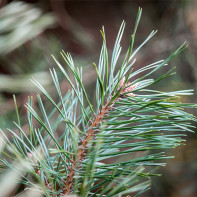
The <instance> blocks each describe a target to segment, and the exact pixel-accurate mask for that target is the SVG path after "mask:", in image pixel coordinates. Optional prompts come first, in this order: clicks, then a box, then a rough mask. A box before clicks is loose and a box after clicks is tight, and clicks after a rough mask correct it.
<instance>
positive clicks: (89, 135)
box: [64, 77, 137, 194]
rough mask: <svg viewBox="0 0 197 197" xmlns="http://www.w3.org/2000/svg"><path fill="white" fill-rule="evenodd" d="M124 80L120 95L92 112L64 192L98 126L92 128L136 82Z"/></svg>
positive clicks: (68, 190) (69, 190) (69, 184)
mask: <svg viewBox="0 0 197 197" xmlns="http://www.w3.org/2000/svg"><path fill="white" fill-rule="evenodd" d="M124 82H125V77H123V78H122V80H121V81H120V83H119V84H120V85H119V88H121V89H122V91H121V93H120V95H119V96H118V97H117V98H116V99H114V100H113V101H112V102H111V99H112V96H110V98H109V100H108V101H107V102H106V104H105V105H104V106H103V107H102V109H101V110H98V114H94V121H90V123H91V125H90V126H89V127H88V126H87V134H86V136H85V138H84V140H81V139H80V141H81V146H80V147H79V152H78V158H77V160H76V161H75V162H73V163H72V168H69V171H70V173H69V175H68V176H67V180H66V183H65V190H64V194H70V193H71V190H72V187H73V183H74V176H75V169H78V168H79V164H80V163H81V162H82V161H83V160H84V159H85V158H86V154H87V153H86V150H85V148H87V145H88V143H89V142H90V141H91V140H92V137H93V136H94V135H95V134H96V133H97V132H98V128H96V129H94V128H95V127H97V126H98V125H99V123H100V122H101V121H102V120H103V118H104V117H105V116H106V115H107V113H108V112H109V110H110V109H112V108H113V107H112V106H113V105H114V103H115V102H116V101H117V100H119V99H120V98H121V96H122V94H123V93H126V92H131V91H132V90H133V89H134V88H136V86H137V84H134V85H133V86H130V83H127V84H125V83H124ZM128 86H129V87H128ZM125 87H126V88H125ZM125 96H134V94H133V93H128V94H126V95H125ZM109 103H110V104H109Z"/></svg>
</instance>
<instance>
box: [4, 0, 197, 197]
mask: <svg viewBox="0 0 197 197" xmlns="http://www.w3.org/2000/svg"><path fill="white" fill-rule="evenodd" d="M139 6H140V7H142V8H143V15H142V18H141V22H140V25H139V29H138V32H137V36H136V42H135V47H137V46H138V45H139V44H140V43H141V42H142V41H143V40H144V39H145V38H146V36H148V34H149V33H150V32H151V31H152V30H153V29H157V30H158V33H157V34H156V36H155V37H154V38H153V39H152V40H151V41H150V42H149V43H148V44H147V45H146V46H145V47H144V48H143V49H142V50H141V51H140V52H139V53H138V54H137V56H136V57H137V61H136V63H135V67H141V66H145V65H147V64H149V63H151V62H153V61H157V60H160V59H164V58H165V57H167V56H168V55H169V54H170V53H172V52H173V51H174V50H175V49H176V48H178V46H179V45H181V44H182V43H183V42H184V41H187V43H188V45H189V47H188V49H186V50H185V51H184V52H183V53H181V54H180V55H179V56H178V57H177V58H176V60H173V61H172V62H171V63H170V66H174V65H176V67H177V68H176V72H177V75H176V76H173V77H171V78H169V79H168V80H165V81H161V82H160V83H159V85H157V87H154V88H157V89H162V90H168V91H169V90H178V89H191V88H193V89H194V96H192V97H185V98H182V100H183V101H184V102H193V103H197V102H196V101H197V94H196V90H197V65H196V64H197V55H196V54H197V53H196V52H197V20H196V19H197V0H130V1H129V0H128V1H124V0H108V1H105V0H100V1H98V0H97V1H96V0H91V1H90V0H89V1H87V0H86V1H85V0H24V1H11V0H1V1H0V7H1V9H0V127H1V128H2V129H5V128H7V127H9V128H10V127H12V126H13V124H12V121H13V120H16V115H15V107H14V102H13V96H12V95H13V94H15V95H16V100H17V104H18V107H19V110H20V115H21V120H22V122H23V124H24V127H26V109H25V108H24V104H25V103H26V102H27V97H28V96H33V98H34V105H35V107H36V95H37V93H38V90H37V88H36V87H35V86H34V85H33V84H32V83H31V81H30V80H29V79H31V78H36V79H37V80H38V81H39V82H40V83H41V84H42V85H43V86H45V87H46V89H47V90H48V91H49V92H50V93H51V94H52V95H54V97H55V94H56V93H55V92H54V89H53V87H52V80H51V78H50V74H49V68H53V67H54V68H56V66H55V64H54V62H53V61H52V58H51V54H53V55H55V56H56V57H57V58H58V57H60V54H59V52H60V51H61V50H62V49H63V50H64V51H69V52H71V54H72V56H73V59H74V61H75V62H76V65H77V66H83V68H84V71H85V72H84V79H83V81H84V83H85V85H86V87H87V88H88V89H89V91H90V92H89V93H90V95H91V96H92V99H93V98H94V96H93V95H94V92H92V91H91V90H92V88H91V87H92V85H93V84H94V83H95V79H96V73H95V71H94V69H93V66H92V62H95V63H98V59H99V53H100V49H101V45H102V38H101V35H100V29H101V27H102V25H104V26H105V31H106V37H107V46H108V49H109V53H110V52H111V50H112V49H113V44H114V42H115V38H116V35H117V32H118V29H119V26H120V24H121V22H122V20H125V21H126V30H125V33H124V36H123V40H122V46H123V52H124V51H125V50H126V49H127V47H128V44H129V38H130V34H131V33H132V30H133V27H134V22H135V18H136V14H137V10H138V7H139ZM60 60H61V58H60ZM64 65H65V64H64ZM159 74H161V73H159ZM61 88H62V90H63V91H67V90H68V88H69V87H67V83H66V82H65V81H64V79H62V81H61ZM49 107H50V106H49ZM191 113H194V114H195V115H197V112H196V111H192V110H191ZM185 144H186V145H185V146H182V147H178V148H177V149H175V150H170V151H169V152H168V153H167V154H168V155H173V154H174V155H175V159H173V160H168V161H167V162H168V164H167V166H166V167H164V168H161V169H158V172H160V173H162V174H163V176H162V177H157V178H153V186H152V190H150V191H149V192H146V193H145V194H143V195H142V196H147V197H148V196H153V197H159V196H164V197H167V196H169V197H171V196H172V197H195V196H197V154H196V150H197V137H196V134H195V133H194V134H193V133H192V134H190V133H189V134H188V136H187V141H186V143H185Z"/></svg>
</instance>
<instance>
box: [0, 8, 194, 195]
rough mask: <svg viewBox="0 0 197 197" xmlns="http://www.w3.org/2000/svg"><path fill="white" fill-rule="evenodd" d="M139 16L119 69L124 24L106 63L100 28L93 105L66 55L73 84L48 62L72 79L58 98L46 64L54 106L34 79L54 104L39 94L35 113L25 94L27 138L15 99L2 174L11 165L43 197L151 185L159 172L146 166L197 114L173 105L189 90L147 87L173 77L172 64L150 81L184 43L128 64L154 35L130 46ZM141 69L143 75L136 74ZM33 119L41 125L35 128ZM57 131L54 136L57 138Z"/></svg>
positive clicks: (178, 139) (157, 160) (155, 162)
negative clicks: (158, 55)
mask: <svg viewBox="0 0 197 197" xmlns="http://www.w3.org/2000/svg"><path fill="white" fill-rule="evenodd" d="M141 14H142V10H141V9H139V11H138V14H137V18H136V23H135V27H134V31H133V34H132V36H131V39H130V43H129V47H128V50H127V52H126V54H125V56H124V58H123V60H122V63H121V64H120V67H119V68H116V67H118V58H119V56H120V53H121V45H120V42H121V38H122V36H123V32H124V28H125V22H124V21H123V23H122V24H121V27H120V30H119V32H118V35H117V39H116V41H115V45H114V49H113V52H112V59H111V63H109V57H108V51H107V42H106V37H105V32H104V28H102V31H101V34H102V37H103V46H102V49H101V54H100V58H99V63H98V67H97V65H96V64H95V63H94V67H95V70H96V74H97V82H96V104H97V106H96V107H95V106H93V105H92V104H91V100H90V99H89V98H88V94H87V92H86V89H85V87H84V85H83V83H82V68H80V69H79V68H77V67H75V65H74V61H73V60H72V57H71V55H70V54H68V53H65V52H62V53H61V55H62V57H63V59H64V60H65V62H66V64H67V65H68V68H69V69H70V71H71V73H72V75H73V78H74V82H73V81H72V80H71V77H70V76H69V74H68V72H67V71H66V70H65V69H64V67H63V66H62V65H61V64H60V63H59V62H58V60H57V59H56V58H55V57H53V59H54V61H55V62H56V63H57V66H58V67H59V69H60V71H61V72H62V74H63V75H64V76H65V78H66V80H67V81H68V83H69V84H70V86H71V91H68V92H67V93H66V94H65V95H62V92H61V89H60V85H59V80H58V73H56V71H55V69H51V70H50V73H51V76H52V79H53V82H54V85H55V88H56V90H57V96H58V97H59V103H56V102H55V101H54V100H53V98H52V96H50V95H49V93H48V92H47V90H46V89H45V88H44V87H42V86H41V85H40V84H39V82H38V81H36V80H33V83H34V84H35V85H36V86H37V87H38V88H39V90H41V92H42V93H43V95H44V96H45V97H46V98H47V99H48V101H49V102H50V104H51V105H52V106H53V107H54V109H53V110H52V111H51V112H50V113H48V111H47V109H46V107H45V104H44V103H43V101H42V98H41V96H40V95H38V96H37V100H38V104H39V109H40V112H37V111H36V110H35V109H34V108H33V106H32V99H30V98H29V99H28V103H27V104H26V108H27V110H28V113H27V119H28V123H29V135H28V134H27V131H24V130H23V128H22V127H21V123H20V116H19V113H18V108H17V105H16V99H15V100H14V102H15V108H16V114H17V120H18V123H15V126H16V127H17V129H18V131H19V135H17V134H16V133H15V132H14V131H13V130H11V129H8V132H9V133H10V134H11V135H12V136H13V137H12V139H9V138H8V137H7V135H6V134H5V133H4V132H3V131H1V133H2V136H3V137H2V139H1V141H2V143H3V145H4V146H5V148H4V149H6V151H5V150H4V149H2V151H1V153H2V155H3V157H2V159H0V163H1V166H2V168H3V170H2V171H4V169H5V168H7V169H16V170H17V174H18V176H19V177H21V178H22V179H23V180H22V181H21V183H22V184H23V185H24V186H25V187H26V188H27V189H32V188H38V190H39V192H42V193H44V195H45V196H61V195H64V196H65V195H70V194H73V195H79V196H84V197H85V196H108V197H111V196H116V195H126V194H131V193H132V194H136V195H140V194H142V193H143V192H145V191H146V190H148V189H150V185H151V183H150V180H149V179H150V177H151V176H156V175H157V174H153V173H152V171H151V170H149V167H150V166H152V167H155V166H164V165H165V163H163V162H161V160H163V159H168V158H172V157H173V156H166V155H165V153H164V150H165V149H170V148H175V147H176V146H178V145H181V144H183V142H184V139H182V137H184V136H185V134H182V131H184V132H185V131H189V132H192V131H193V129H194V128H195V127H194V126H193V125H192V124H191V122H192V121H194V122H196V121H197V118H196V117H195V116H193V115H192V114H189V113H187V112H186V111H184V109H186V108H197V105H195V104H190V103H181V102H178V100H179V99H180V96H181V95H190V94H192V90H180V91H173V92H162V91H158V90H152V89H147V88H150V87H151V85H153V84H155V83H158V82H159V81H160V80H163V79H165V78H166V77H169V76H172V75H173V74H174V73H173V70H174V69H169V70H168V71H167V72H166V73H164V74H162V75H161V76H160V77H158V78H157V79H152V78H149V77H150V76H152V74H153V73H154V72H156V71H158V70H159V69H161V68H162V67H164V66H167V64H168V63H169V61H170V60H172V59H173V58H174V57H175V56H177V55H178V54H179V53H180V52H182V51H183V50H184V49H185V48H186V46H185V43H184V44H183V45H181V46H180V47H179V48H178V49H177V50H176V51H175V52H174V53H173V54H172V55H170V56H169V57H168V58H166V59H165V60H160V61H157V62H155V63H152V64H149V65H146V66H144V67H143V68H140V69H138V70H135V69H132V67H133V66H134V63H135V62H136V59H134V57H135V55H136V53H137V52H138V51H139V50H140V49H141V48H142V47H143V46H144V44H146V42H147V41H148V40H149V39H150V38H152V36H153V35H154V34H155V33H156V31H152V32H151V33H150V35H149V36H148V37H147V38H146V39H145V41H144V42H143V43H142V44H141V45H139V47H137V48H136V49H135V50H133V48H134V41H135V36H136V32H137V27H138V24H139V20H140V17H141ZM109 71H110V73H109ZM139 74H140V76H141V77H139V78H137V77H136V76H138V75H139ZM134 77H135V79H134ZM131 81H132V82H131ZM14 98H15V97H14ZM33 120H36V121H37V122H38V123H39V125H40V126H39V127H38V128H36V126H35V125H34V124H33ZM62 125H63V126H62ZM59 130H61V132H60V136H57V135H56V134H57V133H59V132H58V131H59ZM142 153H143V154H142ZM125 155H126V157H124V156H125ZM123 158H124V159H123ZM9 159H11V160H13V161H15V160H17V161H18V160H19V161H20V162H21V163H22V164H26V163H28V170H27V171H26V173H28V176H24V174H23V173H22V171H21V169H18V168H16V167H15V164H14V163H10V160H9ZM106 161H108V162H106ZM147 167H148V168H147ZM17 180H19V178H18V177H17Z"/></svg>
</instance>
